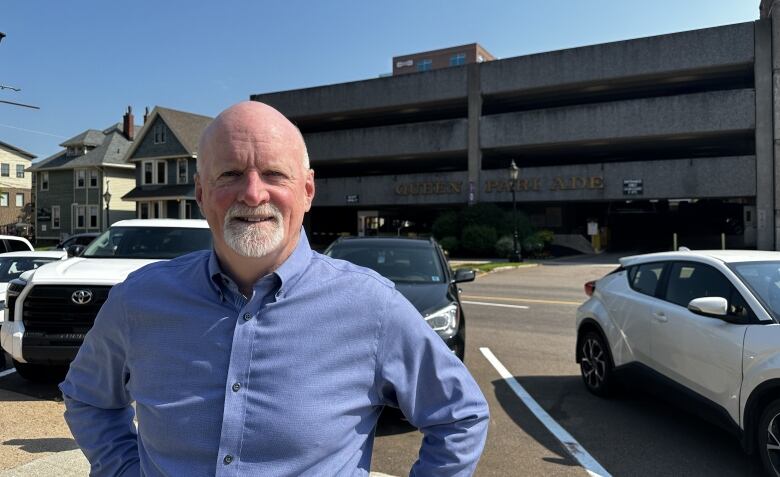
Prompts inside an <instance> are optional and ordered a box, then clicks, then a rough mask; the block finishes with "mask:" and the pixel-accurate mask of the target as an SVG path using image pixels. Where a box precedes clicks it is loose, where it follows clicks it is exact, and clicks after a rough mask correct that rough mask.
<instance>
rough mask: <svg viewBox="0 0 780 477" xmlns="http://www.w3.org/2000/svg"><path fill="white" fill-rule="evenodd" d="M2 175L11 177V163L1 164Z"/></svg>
mask: <svg viewBox="0 0 780 477" xmlns="http://www.w3.org/2000/svg"><path fill="white" fill-rule="evenodd" d="M0 176H3V177H10V176H11V166H10V165H9V164H5V163H3V164H0Z"/></svg>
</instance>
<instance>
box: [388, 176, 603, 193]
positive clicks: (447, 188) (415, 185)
mask: <svg viewBox="0 0 780 477" xmlns="http://www.w3.org/2000/svg"><path fill="white" fill-rule="evenodd" d="M514 182H515V183H514V190H515V191H517V192H543V191H553V192H555V191H574V190H600V189H603V188H604V177H603V176H556V177H552V178H549V179H548V180H545V178H543V177H522V178H519V179H517V180H516V181H514ZM462 191H463V181H426V182H401V183H399V184H396V186H395V194H396V195H399V196H413V195H447V194H461V193H462ZM482 191H483V192H485V193H487V194H492V193H500V192H511V191H512V181H511V180H509V179H506V180H487V181H485V182H484V183H483V184H482Z"/></svg>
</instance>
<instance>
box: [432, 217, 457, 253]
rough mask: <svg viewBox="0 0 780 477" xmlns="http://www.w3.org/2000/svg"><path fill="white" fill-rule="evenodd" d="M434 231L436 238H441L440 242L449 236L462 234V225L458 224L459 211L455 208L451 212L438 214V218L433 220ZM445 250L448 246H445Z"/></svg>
mask: <svg viewBox="0 0 780 477" xmlns="http://www.w3.org/2000/svg"><path fill="white" fill-rule="evenodd" d="M431 228H432V230H431V231H432V232H433V236H434V237H436V240H439V241H440V242H441V241H443V240H444V239H445V238H447V237H453V238H454V237H457V236H458V235H460V234H459V233H458V231H459V229H460V226H459V224H458V213H457V212H455V211H454V210H451V211H449V212H445V213H443V214H441V215H440V216H438V217H437V218H436V220H435V221H434V222H433V226H432V227H431ZM442 247H444V244H443V243H442ZM456 247H457V245H456ZM444 249H445V250H447V247H444Z"/></svg>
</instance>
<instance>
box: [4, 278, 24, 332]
mask: <svg viewBox="0 0 780 477" xmlns="http://www.w3.org/2000/svg"><path fill="white" fill-rule="evenodd" d="M26 286H27V280H22V279H21V278H15V279H13V280H11V281H10V282H8V288H7V289H6V291H5V307H6V309H7V311H6V314H5V316H6V318H7V320H8V321H14V308H15V305H16V299H17V298H19V295H20V294H21V293H22V290H24V287H26Z"/></svg>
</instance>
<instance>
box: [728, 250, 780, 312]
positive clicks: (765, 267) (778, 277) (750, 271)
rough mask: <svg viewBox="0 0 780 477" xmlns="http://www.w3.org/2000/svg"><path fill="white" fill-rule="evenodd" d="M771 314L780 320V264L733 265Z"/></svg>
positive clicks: (750, 263) (733, 268) (769, 262)
mask: <svg viewBox="0 0 780 477" xmlns="http://www.w3.org/2000/svg"><path fill="white" fill-rule="evenodd" d="M731 268H732V270H734V272H735V273H736V274H737V275H738V276H739V277H740V278H741V279H742V282H743V283H744V284H745V285H747V287H748V288H750V289H751V290H752V291H753V294H754V296H756V297H757V298H758V300H759V301H760V302H762V303H763V305H764V306H765V308H767V309H768V310H769V313H770V314H771V315H772V316H773V317H774V318H775V319H776V320H780V262H773V261H767V262H745V263H735V264H732V265H731Z"/></svg>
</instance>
